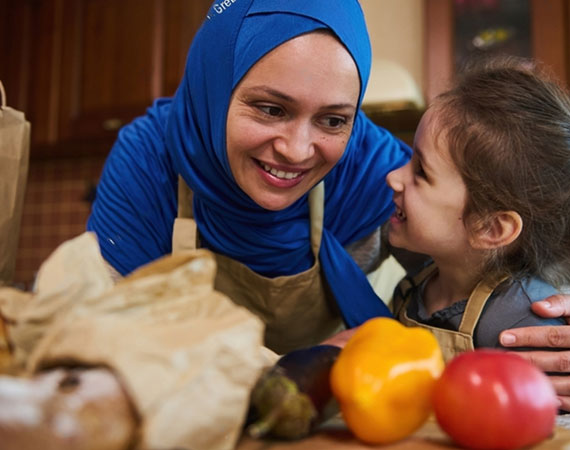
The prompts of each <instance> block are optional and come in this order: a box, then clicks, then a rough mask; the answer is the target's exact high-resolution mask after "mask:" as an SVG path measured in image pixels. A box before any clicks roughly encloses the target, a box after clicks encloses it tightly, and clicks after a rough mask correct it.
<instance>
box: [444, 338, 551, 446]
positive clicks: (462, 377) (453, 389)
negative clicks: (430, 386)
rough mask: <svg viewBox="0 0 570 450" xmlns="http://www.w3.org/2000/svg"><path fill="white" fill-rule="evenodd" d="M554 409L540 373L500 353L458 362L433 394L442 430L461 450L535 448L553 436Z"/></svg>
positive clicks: (482, 351)
mask: <svg viewBox="0 0 570 450" xmlns="http://www.w3.org/2000/svg"><path fill="white" fill-rule="evenodd" d="M557 405H558V403H557V399H556V393H555V392H554V388H553V387H552V385H551V383H550V381H549V380H548V377H547V376H546V375H545V374H544V373H543V372H541V371H540V370H539V369H538V368H537V367H535V366H533V365H532V364H531V363H530V362H528V361H526V360H525V359H523V358H522V357H520V356H518V355H516V354H512V353H506V352H503V351H500V350H488V349H479V350H475V351H472V352H466V353H463V354H461V355H459V356H457V357H456V358H454V359H453V360H451V361H450V362H449V363H448V365H447V366H446V368H445V370H444V371H443V374H442V375H441V377H440V378H439V379H438V381H437V382H436V385H435V388H434V392H433V408H434V412H435V415H436V418H437V421H438V423H439V425H440V427H441V428H442V429H443V430H444V431H445V432H446V433H447V434H449V436H451V438H452V439H453V440H454V441H455V442H456V443H457V444H459V445H461V446H462V447H465V448H478V449H498V450H500V449H504V450H507V449H516V448H520V447H525V446H528V445H533V444H536V443H538V442H540V441H542V440H543V439H546V438H547V437H548V436H550V435H551V434H552V432H553V429H554V425H555V421H556V413H557Z"/></svg>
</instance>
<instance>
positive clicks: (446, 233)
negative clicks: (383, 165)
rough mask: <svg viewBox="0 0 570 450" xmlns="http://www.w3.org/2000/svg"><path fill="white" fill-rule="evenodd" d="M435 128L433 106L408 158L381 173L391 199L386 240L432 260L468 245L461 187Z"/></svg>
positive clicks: (454, 253) (454, 255) (464, 196)
mask: <svg viewBox="0 0 570 450" xmlns="http://www.w3.org/2000/svg"><path fill="white" fill-rule="evenodd" d="M437 131H438V120H437V110H434V109H432V108H430V109H428V110H427V112H426V113H425V114H424V116H423V117H422V120H421V121H420V124H419V126H418V129H417V131H416V135H415V141H414V154H413V156H412V159H411V160H410V161H409V162H408V163H407V164H406V165H405V166H403V167H401V168H399V169H397V170H394V171H392V172H390V173H389V174H388V176H387V181H388V184H389V185H390V187H391V188H392V189H393V190H394V203H395V204H396V212H395V213H394V214H393V215H392V217H391V218H390V227H389V240H390V243H391V244H392V245H394V246H395V247H401V248H406V249H408V250H411V251H414V252H418V253H424V254H427V255H430V256H431V257H432V258H434V259H435V260H438V259H441V258H446V257H450V258H457V255H466V254H467V252H468V250H469V249H470V248H471V247H470V246H469V240H468V233H467V230H466V228H465V225H464V222H463V210H464V207H465V204H466V200H467V190H466V187H465V184H464V182H463V179H462V178H461V175H460V174H459V172H458V170H457V168H456V166H455V164H454V163H453V161H452V159H451V156H450V153H449V148H448V147H447V142H446V139H445V137H444V134H440V135H439V138H438V135H437V133H436V132H437Z"/></svg>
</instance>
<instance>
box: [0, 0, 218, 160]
mask: <svg viewBox="0 0 570 450" xmlns="http://www.w3.org/2000/svg"><path fill="white" fill-rule="evenodd" d="M210 4H211V1H210V0H192V1H188V0H120V1H117V0H18V1H13V0H0V58H1V59H0V60H1V61H2V63H1V64H0V79H2V80H3V82H4V84H5V87H6V90H7V93H8V102H9V104H10V106H13V107H15V108H18V109H20V110H22V111H24V112H25V113H26V115H27V117H28V119H29V120H30V121H31V123H32V158H33V157H40V156H56V155H66V156H69V155H76V154H77V155H78V154H93V153H94V152H106V151H108V149H109V146H110V143H111V142H112V141H113V140H114V138H115V137H116V133H117V130H118V128H119V127H120V126H122V125H123V124H125V123H127V122H129V121H130V120H132V119H133V118H134V117H136V116H138V115H141V114H143V113H144V111H145V109H146V108H147V107H148V106H150V104H151V103H152V101H153V100H154V99H155V98H157V97H161V96H169V95H172V94H173V93H174V92H175V90H176V87H177V86H178V83H179V80H180V78H181V76H182V74H183V70H184V65H185V60H186V55H187V51H188V48H189V46H190V43H191V41H192V38H193V36H194V34H195V32H196V30H197V29H198V27H199V26H200V24H201V22H202V20H203V19H204V18H205V17H206V13H207V10H208V8H209V6H210Z"/></svg>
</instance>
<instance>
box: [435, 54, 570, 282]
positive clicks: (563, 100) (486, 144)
mask: <svg viewBox="0 0 570 450" xmlns="http://www.w3.org/2000/svg"><path fill="white" fill-rule="evenodd" d="M432 107H433V108H437V112H438V123H439V125H440V126H441V127H443V129H442V130H441V133H443V134H442V136H443V137H444V138H446V139H447V144H448V146H449V149H450V153H451V157H452V159H453V161H454V163H455V164H456V166H457V167H458V169H459V171H460V173H461V176H462V177H463V180H464V182H465V184H466V187H467V192H468V194H467V195H468V199H467V202H466V206H465V210H464V216H463V218H464V222H465V223H466V224H467V225H466V226H468V227H469V226H473V225H475V224H477V225H479V226H481V225H482V226H484V225H485V218H486V217H487V218H488V217H490V216H492V214H493V213H495V212H499V211H509V210H511V211H516V212H518V213H519V214H520V216H521V218H522V221H523V228H522V232H521V234H520V236H519V237H518V238H517V239H516V240H515V242H514V243H512V244H511V245H510V246H508V247H507V248H504V249H499V250H497V251H494V252H493V253H492V254H490V255H489V259H488V261H487V264H486V266H485V267H484V271H485V273H486V274H492V275H495V276H502V275H508V276H511V277H514V278H519V277H523V276H527V275H536V276H539V277H541V278H543V279H544V280H546V281H547V282H549V283H551V284H553V285H555V286H558V287H560V286H561V285H563V284H567V283H568V282H569V281H570V98H569V95H568V92H567V91H566V90H565V89H564V88H563V87H562V86H561V85H559V84H558V83H557V82H555V81H554V80H553V79H551V78H550V77H549V76H548V75H547V74H546V73H545V72H544V71H542V70H541V69H540V68H539V67H538V66H537V64H536V62H533V61H530V60H524V59H520V58H513V57H500V58H494V59H491V60H486V61H478V62H477V63H475V64H472V65H471V66H469V67H467V68H465V70H464V71H462V73H461V74H460V75H459V76H458V78H457V80H456V83H455V85H454V87H452V89H451V90H449V91H447V92H445V93H443V94H442V95H440V96H439V97H437V98H436V100H435V102H434V104H433V106H432Z"/></svg>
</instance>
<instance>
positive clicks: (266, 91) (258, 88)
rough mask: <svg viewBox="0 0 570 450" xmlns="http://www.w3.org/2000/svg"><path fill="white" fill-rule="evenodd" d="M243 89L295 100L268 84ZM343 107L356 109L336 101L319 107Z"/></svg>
mask: <svg viewBox="0 0 570 450" xmlns="http://www.w3.org/2000/svg"><path fill="white" fill-rule="evenodd" d="M244 90H245V91H246V92H247V93H255V92H261V93H264V94H267V95H271V96H273V97H276V98H280V99H281V100H284V101H286V102H289V103H294V102H295V101H296V100H295V99H294V98H293V97H291V96H289V95H287V94H284V93H283V92H281V91H277V90H275V89H273V88H271V87H269V86H252V87H248V88H246V89H244ZM345 108H350V109H352V110H356V105H354V104H353V103H336V104H331V105H326V106H323V107H322V108H321V109H345Z"/></svg>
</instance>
